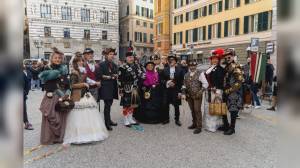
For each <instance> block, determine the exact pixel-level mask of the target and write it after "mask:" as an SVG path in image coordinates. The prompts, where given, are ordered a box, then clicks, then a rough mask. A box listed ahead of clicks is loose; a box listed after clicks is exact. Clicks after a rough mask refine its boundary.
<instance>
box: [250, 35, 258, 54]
mask: <svg viewBox="0 0 300 168" xmlns="http://www.w3.org/2000/svg"><path fill="white" fill-rule="evenodd" d="M250 47H251V51H252V52H258V49H259V38H251V44H250Z"/></svg>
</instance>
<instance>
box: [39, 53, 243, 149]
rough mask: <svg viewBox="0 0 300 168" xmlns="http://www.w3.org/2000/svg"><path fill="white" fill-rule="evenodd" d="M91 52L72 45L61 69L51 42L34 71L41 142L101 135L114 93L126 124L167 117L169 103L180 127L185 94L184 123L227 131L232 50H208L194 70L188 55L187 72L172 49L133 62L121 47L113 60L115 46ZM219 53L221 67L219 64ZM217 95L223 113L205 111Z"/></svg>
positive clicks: (235, 101)
mask: <svg viewBox="0 0 300 168" xmlns="http://www.w3.org/2000/svg"><path fill="white" fill-rule="evenodd" d="M93 54H94V51H93V50H92V49H90V48H86V49H85V50H84V52H83V53H82V54H81V53H79V52H77V53H76V55H75V56H74V58H73V59H72V60H71V70H70V71H69V72H68V68H67V66H66V65H65V64H63V59H64V54H63V53H62V52H60V51H59V50H58V49H56V48H55V49H54V51H53V53H52V55H51V57H50V61H49V65H48V66H47V67H46V68H45V70H44V71H43V72H41V73H40V74H39V78H40V79H41V80H42V81H43V83H45V85H44V88H45V92H46V93H45V96H44V98H43V100H42V103H41V106H40V110H41V112H42V127H41V139H40V142H41V144H54V143H64V144H82V143H91V142H96V141H102V140H104V139H106V138H108V136H109V134H108V131H112V130H113V127H114V126H117V123H116V122H114V121H112V119H111V114H110V113H111V106H112V104H113V101H114V99H118V98H119V96H120V97H121V100H120V105H121V106H122V107H123V109H122V114H123V121H124V125H125V126H126V127H131V126H132V125H138V124H140V123H145V124H158V123H162V124H168V123H169V122H170V118H169V117H170V115H169V111H170V109H169V107H170V105H173V106H174V109H175V124H176V125H177V126H181V125H182V123H181V122H180V110H179V106H180V105H181V102H182V100H186V101H187V102H188V105H189V107H190V109H191V113H192V118H193V121H192V125H191V126H189V127H188V128H189V129H193V130H194V131H193V133H194V134H199V133H200V132H201V131H202V127H204V128H205V129H206V130H208V131H211V132H215V131H217V130H222V131H224V134H225V135H232V134H234V133H235V123H236V118H237V115H238V112H239V110H240V109H241V108H242V100H241V98H242V97H241V93H240V88H241V85H242V82H243V73H242V70H241V67H240V66H239V65H238V64H237V63H236V62H235V61H234V56H235V53H234V50H231V49H228V50H226V51H224V50H223V49H216V50H215V51H213V52H212V56H211V57H210V61H211V66H210V67H209V68H208V69H207V70H205V71H200V70H198V69H197V65H198V64H197V62H196V61H189V62H188V68H189V70H188V72H186V71H185V70H183V68H182V67H181V66H180V65H179V64H177V57H176V56H174V55H169V56H168V57H167V61H166V60H163V59H161V58H160V57H159V56H158V55H154V56H151V58H150V61H148V62H146V63H145V65H141V64H140V63H139V62H138V60H137V58H136V57H135V53H134V52H133V51H132V50H129V51H128V52H127V53H126V58H125V62H124V63H123V64H121V65H120V66H118V65H117V64H116V63H114V57H115V56H116V52H115V49H112V48H109V49H105V50H104V51H103V56H104V57H105V61H103V62H101V63H96V62H95V60H94V58H93ZM223 59H224V64H225V68H223V66H221V60H223ZM217 97H218V98H220V99H221V101H222V102H226V104H227V107H228V111H229V113H228V114H230V115H224V116H214V115H210V113H209V112H208V111H209V110H208V104H209V103H211V102H213V101H215V100H216V98H217ZM100 100H103V101H104V111H103V114H104V119H103V118H102V116H101V113H99V111H100V108H99V106H98V104H97V101H98V102H99V101H100ZM202 115H203V116H204V119H203V117H202ZM229 116H230V117H229ZM228 119H229V120H230V122H229V121H228ZM202 121H203V122H202ZM203 123H204V124H203Z"/></svg>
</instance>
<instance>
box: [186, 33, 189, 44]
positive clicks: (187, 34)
mask: <svg viewBox="0 0 300 168" xmlns="http://www.w3.org/2000/svg"><path fill="white" fill-rule="evenodd" d="M188 42H189V31H188V30H186V31H185V43H188Z"/></svg>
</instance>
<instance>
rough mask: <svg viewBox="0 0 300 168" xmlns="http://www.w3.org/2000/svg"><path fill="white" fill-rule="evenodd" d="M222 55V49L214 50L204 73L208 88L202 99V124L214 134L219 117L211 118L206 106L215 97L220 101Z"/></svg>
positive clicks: (222, 69)
mask: <svg viewBox="0 0 300 168" xmlns="http://www.w3.org/2000/svg"><path fill="white" fill-rule="evenodd" d="M223 54H224V50H223V49H216V50H214V51H213V52H212V56H211V57H210V61H211V66H210V67H209V68H208V69H207V70H206V71H205V76H206V79H207V81H208V83H209V86H208V89H207V91H205V94H204V97H205V98H203V100H204V102H203V107H204V123H205V129H206V130H207V131H210V132H216V131H217V129H218V128H219V127H220V125H221V124H222V119H221V118H222V117H221V116H212V115H210V114H209V109H208V105H209V103H210V102H213V101H214V99H215V98H216V97H220V98H221V99H222V94H223V87H224V86H223V84H224V75H225V71H224V68H223V67H221V66H220V60H221V59H222V56H223Z"/></svg>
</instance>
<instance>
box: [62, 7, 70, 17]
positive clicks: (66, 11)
mask: <svg viewBox="0 0 300 168" xmlns="http://www.w3.org/2000/svg"><path fill="white" fill-rule="evenodd" d="M61 17H62V20H72V9H71V7H68V6H63V7H61Z"/></svg>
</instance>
